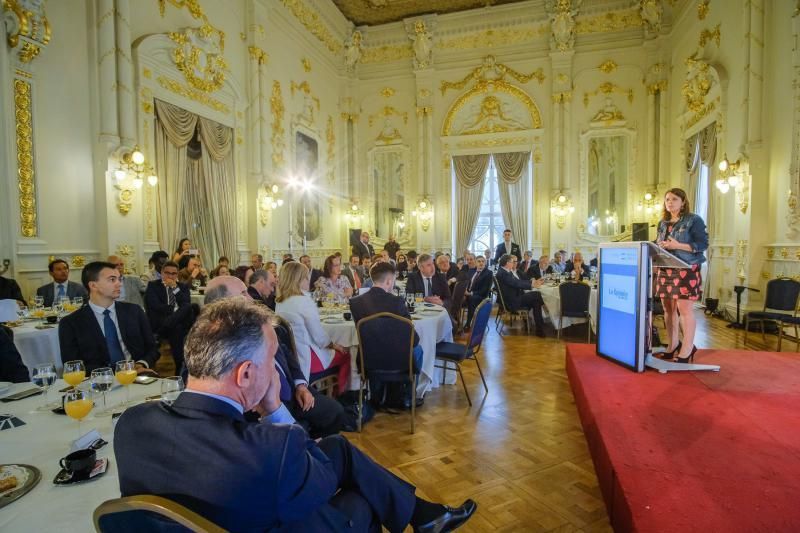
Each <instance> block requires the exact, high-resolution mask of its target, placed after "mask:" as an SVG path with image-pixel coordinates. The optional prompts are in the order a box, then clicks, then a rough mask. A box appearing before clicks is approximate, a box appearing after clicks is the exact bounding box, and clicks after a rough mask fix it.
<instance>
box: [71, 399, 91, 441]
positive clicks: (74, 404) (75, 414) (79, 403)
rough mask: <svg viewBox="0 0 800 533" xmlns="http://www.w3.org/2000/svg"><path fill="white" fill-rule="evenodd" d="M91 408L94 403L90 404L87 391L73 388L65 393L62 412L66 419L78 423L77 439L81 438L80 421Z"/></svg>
mask: <svg viewBox="0 0 800 533" xmlns="http://www.w3.org/2000/svg"><path fill="white" fill-rule="evenodd" d="M92 407H94V402H92V398H91V396H90V394H89V391H85V390H80V389H78V388H74V389H72V390H71V391H67V394H66V395H65V396H64V411H65V412H66V413H67V416H68V417H70V418H72V419H74V420H77V421H78V438H80V436H81V420H83V419H84V418H85V417H86V415H88V414H89V411H91V410H92Z"/></svg>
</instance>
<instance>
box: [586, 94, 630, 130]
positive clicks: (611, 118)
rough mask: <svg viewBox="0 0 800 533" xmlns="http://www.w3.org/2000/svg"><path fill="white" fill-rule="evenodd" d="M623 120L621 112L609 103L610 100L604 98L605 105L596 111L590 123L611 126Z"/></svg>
mask: <svg viewBox="0 0 800 533" xmlns="http://www.w3.org/2000/svg"><path fill="white" fill-rule="evenodd" d="M622 120H625V116H624V115H623V114H622V111H620V110H619V108H617V106H615V105H614V103H613V102H611V99H610V98H606V105H605V106H603V107H602V108H601V109H600V111H598V112H597V113H596V114H595V115H594V116H593V117H592V120H591V121H590V122H602V123H603V124H605V125H611V123H613V122H618V121H622Z"/></svg>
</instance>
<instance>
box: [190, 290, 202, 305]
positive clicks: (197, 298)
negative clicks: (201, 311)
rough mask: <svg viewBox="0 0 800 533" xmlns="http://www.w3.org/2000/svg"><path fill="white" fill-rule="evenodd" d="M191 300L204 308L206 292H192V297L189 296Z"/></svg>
mask: <svg viewBox="0 0 800 533" xmlns="http://www.w3.org/2000/svg"><path fill="white" fill-rule="evenodd" d="M189 298H190V299H191V301H192V303H193V304H197V305H199V306H200V307H203V302H204V300H205V298H206V293H205V291H203V292H195V291H192V292H191V296H189Z"/></svg>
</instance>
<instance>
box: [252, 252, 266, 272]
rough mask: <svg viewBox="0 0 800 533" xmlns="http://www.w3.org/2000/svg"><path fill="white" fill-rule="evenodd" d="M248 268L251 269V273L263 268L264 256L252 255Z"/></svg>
mask: <svg viewBox="0 0 800 533" xmlns="http://www.w3.org/2000/svg"><path fill="white" fill-rule="evenodd" d="M250 268H252V269H253V272H255V271H256V270H261V269H263V268H264V256H263V255H261V254H253V256H252V257H250Z"/></svg>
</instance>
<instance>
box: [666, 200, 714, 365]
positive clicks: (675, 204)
mask: <svg viewBox="0 0 800 533" xmlns="http://www.w3.org/2000/svg"><path fill="white" fill-rule="evenodd" d="M656 244H658V245H659V246H660V247H661V248H663V249H664V250H667V251H669V252H670V253H671V254H672V255H674V256H675V257H677V258H678V259H680V260H681V261H683V262H684V263H687V264H689V265H690V266H691V268H658V269H656V272H655V277H656V289H655V293H656V296H658V297H659V298H661V303H662V304H663V306H664V322H665V323H666V325H667V332H668V334H669V349H668V350H667V351H666V352H664V355H663V358H664V359H672V358H676V359H675V361H676V362H678V363H689V362H691V361H692V360H693V359H694V353H695V352H696V351H697V347H696V346H695V345H694V333H695V329H696V327H697V324H696V323H695V319H694V312H693V311H694V310H693V306H694V303H695V302H696V301H698V300H700V296H701V292H702V287H701V285H702V279H701V276H700V265H701V264H703V263H704V262H705V260H706V257H705V254H704V252H705V251H706V249H707V248H708V232H707V231H706V223H705V222H704V221H703V219H702V218H701V217H700V216H698V215H696V214H694V213H692V212H691V211H690V207H689V201H688V200H687V199H686V192H685V191H684V190H683V189H678V188H674V189H670V190H668V191H667V192H666V194H664V210H663V212H662V220H661V222H659V224H658V237H657V238H656ZM678 314H680V324H679V323H678ZM679 326H680V327H679ZM681 328H682V329H683V340H682V341H681V340H679V338H678V337H679V333H680V329H681Z"/></svg>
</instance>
